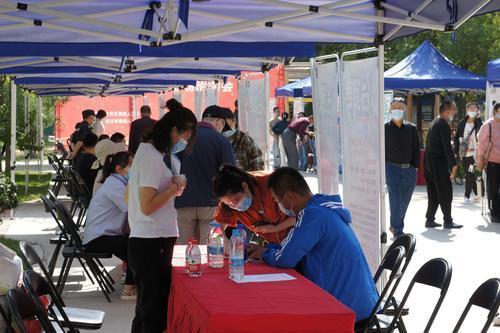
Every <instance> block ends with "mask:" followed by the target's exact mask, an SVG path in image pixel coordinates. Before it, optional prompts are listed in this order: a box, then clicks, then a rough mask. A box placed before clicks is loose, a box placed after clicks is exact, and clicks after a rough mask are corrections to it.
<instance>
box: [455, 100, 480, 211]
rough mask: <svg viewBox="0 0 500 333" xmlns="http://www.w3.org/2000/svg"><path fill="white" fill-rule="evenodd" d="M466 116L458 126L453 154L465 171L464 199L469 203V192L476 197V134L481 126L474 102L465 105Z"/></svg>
mask: <svg viewBox="0 0 500 333" xmlns="http://www.w3.org/2000/svg"><path fill="white" fill-rule="evenodd" d="M465 109H466V111H467V115H466V116H465V118H464V119H462V121H460V123H459V124H458V128H457V133H456V135H455V154H456V155H457V156H458V157H459V158H460V160H461V162H462V167H463V169H464V171H465V198H464V202H465V203H467V202H469V201H470V195H471V192H472V191H474V194H475V195H476V196H477V193H478V192H477V183H476V177H475V173H474V172H475V170H476V167H475V165H476V159H477V133H478V132H479V129H480V128H481V126H482V125H483V121H482V120H481V117H480V114H479V105H478V104H477V103H476V102H471V103H467V106H466V108H465Z"/></svg>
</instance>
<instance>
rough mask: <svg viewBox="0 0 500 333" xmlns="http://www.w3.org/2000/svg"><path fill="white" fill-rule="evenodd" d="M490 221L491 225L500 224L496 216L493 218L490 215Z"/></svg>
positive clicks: (498, 217)
mask: <svg viewBox="0 0 500 333" xmlns="http://www.w3.org/2000/svg"><path fill="white" fill-rule="evenodd" d="M490 221H491V222H492V223H500V216H498V215H494V216H493V215H492V216H491V217H490Z"/></svg>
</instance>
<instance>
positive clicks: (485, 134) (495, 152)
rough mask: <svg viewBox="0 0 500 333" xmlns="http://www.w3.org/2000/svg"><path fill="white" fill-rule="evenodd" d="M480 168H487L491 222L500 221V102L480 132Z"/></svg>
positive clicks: (478, 159)
mask: <svg viewBox="0 0 500 333" xmlns="http://www.w3.org/2000/svg"><path fill="white" fill-rule="evenodd" d="M478 141H479V142H478V153H477V155H478V158H477V161H478V162H477V163H478V165H477V166H478V169H479V170H483V169H484V168H486V189H487V192H488V200H489V205H488V206H489V207H490V212H491V222H495V223H500V195H499V193H498V191H499V189H500V103H496V104H495V106H494V107H493V117H491V118H490V119H488V120H487V121H486V122H485V123H484V125H483V126H482V127H481V129H480V130H479V134H478Z"/></svg>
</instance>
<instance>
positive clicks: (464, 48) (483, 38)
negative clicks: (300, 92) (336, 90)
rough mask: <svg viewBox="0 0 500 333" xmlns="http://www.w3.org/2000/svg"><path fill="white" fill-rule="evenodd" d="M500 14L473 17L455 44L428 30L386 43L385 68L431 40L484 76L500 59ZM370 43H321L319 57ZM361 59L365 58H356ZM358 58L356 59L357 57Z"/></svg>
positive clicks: (444, 34)
mask: <svg viewBox="0 0 500 333" xmlns="http://www.w3.org/2000/svg"><path fill="white" fill-rule="evenodd" d="M499 27H500V13H490V14H486V15H482V16H478V17H474V18H472V19H470V20H469V21H467V22H466V23H465V24H464V25H462V26H461V27H460V28H459V29H458V31H457V33H456V36H455V39H454V40H453V41H452V35H451V33H447V32H440V31H425V32H421V33H419V34H416V35H413V36H408V37H403V38H400V39H397V40H394V41H391V42H388V43H386V44H385V61H386V62H385V64H386V69H388V68H390V67H392V66H393V65H395V64H396V63H398V62H399V61H401V60H403V59H404V58H405V57H406V56H408V55H409V54H410V53H412V52H413V51H414V50H415V49H416V48H417V47H418V46H419V45H420V44H422V43H423V42H424V40H426V39H428V40H429V41H430V42H431V43H432V44H434V46H436V47H437V48H438V49H439V50H440V51H441V52H442V53H443V54H444V55H446V56H447V57H448V58H449V59H450V60H451V61H452V62H454V63H455V64H456V65H458V66H460V67H462V68H464V69H467V70H469V71H471V72H474V73H477V74H481V75H484V74H485V73H486V64H487V63H488V61H490V60H492V59H496V58H499V57H500V29H499ZM368 46H370V45H367V44H362V45H361V44H355V45H347V44H321V45H319V46H318V52H319V54H332V53H337V54H339V55H340V54H341V53H343V52H346V51H350V50H355V49H360V48H363V47H368ZM357 57H358V58H363V57H366V55H360V56H357ZM354 58H356V57H354Z"/></svg>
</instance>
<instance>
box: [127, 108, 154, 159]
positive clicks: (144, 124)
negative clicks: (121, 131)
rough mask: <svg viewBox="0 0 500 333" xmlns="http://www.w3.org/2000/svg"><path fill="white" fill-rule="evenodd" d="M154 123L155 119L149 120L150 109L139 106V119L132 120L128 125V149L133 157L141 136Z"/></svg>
mask: <svg viewBox="0 0 500 333" xmlns="http://www.w3.org/2000/svg"><path fill="white" fill-rule="evenodd" d="M155 123H156V120H155V119H151V108H150V107H149V106H147V105H143V106H141V118H140V119H136V120H134V121H133V122H132V123H131V124H130V135H129V137H128V149H129V151H130V152H131V153H132V154H134V155H135V153H136V152H137V149H138V148H139V144H140V143H141V141H142V136H143V135H144V134H145V133H146V132H147V131H148V130H150V129H151V128H152V127H153V125H154V124H155Z"/></svg>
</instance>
